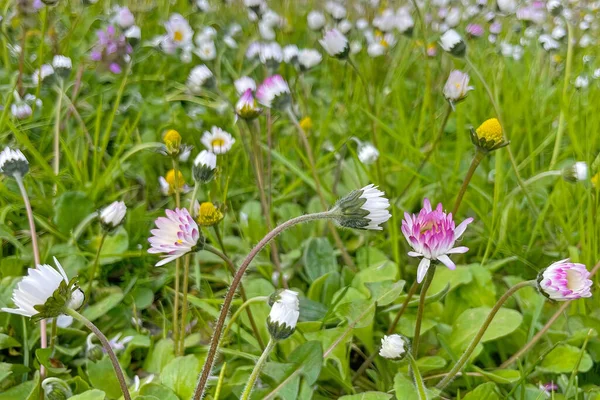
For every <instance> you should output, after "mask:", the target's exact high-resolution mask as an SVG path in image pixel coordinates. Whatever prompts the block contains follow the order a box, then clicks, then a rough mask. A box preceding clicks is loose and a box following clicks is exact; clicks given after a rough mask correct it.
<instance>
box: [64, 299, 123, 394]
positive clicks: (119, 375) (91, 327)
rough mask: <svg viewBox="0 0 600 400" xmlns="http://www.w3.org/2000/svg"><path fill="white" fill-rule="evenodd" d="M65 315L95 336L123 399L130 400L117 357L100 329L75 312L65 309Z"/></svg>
mask: <svg viewBox="0 0 600 400" xmlns="http://www.w3.org/2000/svg"><path fill="white" fill-rule="evenodd" d="M65 313H66V314H68V315H70V316H71V317H73V318H75V319H76V320H78V321H79V322H81V323H82V324H84V325H85V326H86V327H87V328H88V329H89V330H90V331H92V332H93V333H94V335H96V337H97V338H98V340H100V343H102V347H104V350H105V351H106V353H107V354H108V357H109V358H110V361H111V363H112V365H113V368H114V369H115V374H116V375H117V379H118V380H119V385H120V386H121V391H122V392H123V397H124V399H125V400H131V396H130V395H129V390H128V389H127V383H126V382H125V376H124V375H123V371H122V370H121V365H120V364H119V360H118V359H117V356H116V355H115V352H114V351H113V349H112V347H110V343H109V342H108V339H106V336H104V334H103V333H102V332H101V331H100V329H98V328H97V327H96V325H94V324H93V323H92V322H91V321H90V320H88V319H87V318H86V317H84V316H83V315H81V314H79V313H78V312H77V311H75V310H73V309H71V308H67V309H66V310H65Z"/></svg>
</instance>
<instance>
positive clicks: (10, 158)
mask: <svg viewBox="0 0 600 400" xmlns="http://www.w3.org/2000/svg"><path fill="white" fill-rule="evenodd" d="M0 172H1V173H3V174H4V175H6V176H12V177H13V178H14V177H15V176H16V175H19V176H25V174H27V172H29V162H28V161H27V159H26V158H25V156H24V155H23V153H21V150H19V149H17V150H12V149H10V148H9V147H5V148H4V150H2V152H0Z"/></svg>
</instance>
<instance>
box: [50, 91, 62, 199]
mask: <svg viewBox="0 0 600 400" xmlns="http://www.w3.org/2000/svg"><path fill="white" fill-rule="evenodd" d="M63 85H64V83H63V80H62V79H61V80H60V88H59V89H58V90H57V93H58V95H57V100H56V116H55V119H54V160H53V161H52V169H53V171H54V175H55V176H58V173H59V172H60V111H61V109H62V99H63ZM57 193H58V184H57V183H54V195H56V194H57Z"/></svg>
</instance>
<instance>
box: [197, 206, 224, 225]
mask: <svg viewBox="0 0 600 400" xmlns="http://www.w3.org/2000/svg"><path fill="white" fill-rule="evenodd" d="M196 215H197V216H198V218H197V220H198V224H200V226H213V225H216V224H218V223H219V222H221V220H223V213H222V212H221V210H220V209H219V208H218V207H216V206H215V205H214V204H213V203H211V202H210V201H207V202H204V203H202V204H199V205H198V208H197V210H196Z"/></svg>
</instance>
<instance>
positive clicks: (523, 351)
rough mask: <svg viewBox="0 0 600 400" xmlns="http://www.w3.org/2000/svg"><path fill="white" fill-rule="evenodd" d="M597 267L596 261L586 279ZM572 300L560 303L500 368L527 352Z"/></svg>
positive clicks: (596, 270)
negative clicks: (537, 329) (539, 327)
mask: <svg viewBox="0 0 600 400" xmlns="http://www.w3.org/2000/svg"><path fill="white" fill-rule="evenodd" d="M599 269H600V262H598V263H596V265H594V268H592V270H591V271H590V276H588V279H592V277H593V276H594V275H596V272H598V270H599ZM572 302H573V300H569V301H565V302H563V303H562V304H561V305H560V307H559V308H558V310H556V312H555V313H554V315H552V317H550V319H549V320H548V322H546V325H544V326H543V327H542V329H540V331H539V332H538V333H536V334H535V335H534V336H533V337H532V338H531V339H530V340H529V342H527V343H526V344H525V345H524V346H523V347H521V349H519V351H517V352H516V353H515V354H513V355H512V356H511V357H510V358H509V359H508V360H506V361H504V362H503V363H502V364H500V368H506V367H508V366H510V365H511V364H513V363H514V362H515V361H517V360H518V359H519V358H520V357H521V356H522V355H523V354H525V353H527V352H528V351H529V350H530V349H531V348H532V347H533V346H534V345H535V344H536V343H537V342H538V341H539V340H540V339H541V338H542V337H543V336H544V335H545V334H546V332H547V331H548V329H550V327H551V326H552V324H554V323H555V322H556V320H557V319H558V317H560V316H561V315H562V313H563V312H564V311H565V310H566V309H567V307H569V305H571V303H572Z"/></svg>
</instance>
